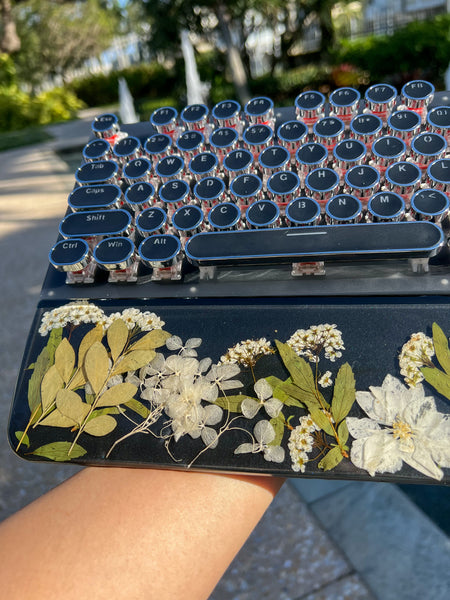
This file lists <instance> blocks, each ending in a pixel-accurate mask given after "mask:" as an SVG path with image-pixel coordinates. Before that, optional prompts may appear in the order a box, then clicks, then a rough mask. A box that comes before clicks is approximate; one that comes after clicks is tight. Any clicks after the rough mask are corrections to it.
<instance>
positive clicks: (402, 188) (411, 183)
mask: <svg viewBox="0 0 450 600" xmlns="http://www.w3.org/2000/svg"><path fill="white" fill-rule="evenodd" d="M385 178H386V187H387V188H388V189H389V190H391V191H392V192H397V193H398V194H411V193H413V192H414V191H415V190H416V189H417V188H418V186H419V185H420V182H421V178H422V172H421V170H420V169H419V167H418V166H417V165H415V164H414V163H410V162H406V161H401V162H397V163H394V164H393V165H390V166H389V167H388V168H387V169H386V175H385Z"/></svg>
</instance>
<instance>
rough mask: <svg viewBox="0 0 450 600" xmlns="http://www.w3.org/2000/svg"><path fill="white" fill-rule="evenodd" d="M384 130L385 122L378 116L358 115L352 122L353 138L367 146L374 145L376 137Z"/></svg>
mask: <svg viewBox="0 0 450 600" xmlns="http://www.w3.org/2000/svg"><path fill="white" fill-rule="evenodd" d="M382 128H383V121H382V120H381V119H380V117H378V116H377V115H371V114H363V115H357V116H356V117H353V119H352V120H351V121H350V131H351V135H352V137H354V138H356V139H359V140H361V141H362V142H364V143H365V144H368V143H372V141H373V139H374V137H375V136H376V135H378V134H379V133H380V132H381V130H382Z"/></svg>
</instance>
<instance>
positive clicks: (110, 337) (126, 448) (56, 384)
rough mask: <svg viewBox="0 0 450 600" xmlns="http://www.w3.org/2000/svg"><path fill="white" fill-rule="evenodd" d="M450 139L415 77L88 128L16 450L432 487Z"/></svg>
mask: <svg viewBox="0 0 450 600" xmlns="http://www.w3.org/2000/svg"><path fill="white" fill-rule="evenodd" d="M449 140H450V99H449V96H448V94H447V93H446V92H436V91H435V89H434V87H433V86H432V85H431V84H430V83H429V82H426V81H412V82H409V83H407V84H406V85H405V86H404V87H403V88H402V90H400V92H398V91H397V90H396V89H395V88H394V87H392V86H390V85H388V84H377V85H373V86H371V87H370V88H368V89H367V91H366V92H365V94H364V95H363V96H361V94H360V93H359V92H358V91H357V90H355V89H352V88H339V89H337V90H335V91H333V92H332V93H331V94H330V95H329V97H328V98H327V99H326V98H325V97H324V96H323V95H322V94H321V93H320V92H316V91H307V92H303V93H302V94H300V95H299V96H298V97H297V98H296V100H295V104H294V106H290V107H283V108H277V107H275V106H274V104H273V102H272V101H271V100H270V99H269V98H266V97H258V98H253V99H251V100H250V101H249V102H248V103H247V104H246V105H245V106H244V107H241V106H240V105H239V104H238V103H237V102H236V101H234V100H225V101H223V102H219V103H218V104H216V105H215V106H213V107H210V108H208V107H207V106H205V105H201V104H194V105H189V106H186V107H185V108H184V109H183V110H182V111H180V113H178V111H177V110H175V109H174V108H173V107H162V108H159V109H157V110H155V111H154V113H153V114H152V115H151V117H150V119H149V121H148V122H141V123H134V124H129V125H121V124H120V123H119V120H118V118H117V117H116V116H115V115H114V114H103V115H99V116H98V117H97V118H96V119H95V120H94V121H93V123H92V138H91V139H90V140H87V141H86V146H85V147H84V149H83V151H82V155H81V156H80V166H79V168H78V169H77V171H76V173H75V182H74V188H73V191H72V192H71V194H70V195H69V198H68V207H67V212H66V215H65V216H63V218H62V220H61V223H60V226H59V232H58V237H57V239H56V241H55V244H54V246H53V247H52V248H51V249H49V262H50V264H49V268H48V272H47V275H46V278H45V280H44V284H43V287H42V293H41V298H40V302H39V304H38V307H37V310H36V317H35V320H34V323H33V326H32V329H31V331H30V336H29V339H28V342H27V346H26V349H25V353H24V359H23V363H22V367H21V370H20V374H19V379H18V384H17V390H16V395H15V398H14V403H13V408H12V413H11V419H10V427H9V435H10V442H11V445H12V446H13V448H14V449H15V451H16V452H17V453H18V454H19V455H20V456H23V457H24V458H27V459H30V460H46V461H64V462H69V461H71V462H76V463H80V464H91V465H95V464H99V465H104V464H111V465H125V466H126V465H130V466H133V465H138V466H150V467H151V466H154V467H164V468H184V469H188V468H190V469H196V470H211V471H222V472H246V473H267V474H280V475H285V476H286V475H287V476H297V475H298V476H309V477H314V476H315V477H327V478H340V479H370V480H372V479H375V480H382V481H402V482H410V481H411V482H417V481H420V482H430V483H436V482H440V483H447V484H448V483H449V481H450V477H449V473H450V472H449V468H450V426H449V423H450V417H448V416H447V415H448V413H449V412H450V410H449V400H450V354H449V350H448V344H447V336H448V335H449V332H450V318H449V311H448V299H449V289H450V287H449V282H450V258H449V247H448V235H449V229H450V223H449V194H450V153H449V150H448V142H449ZM55 237H56V236H55ZM30 250H31V248H30Z"/></svg>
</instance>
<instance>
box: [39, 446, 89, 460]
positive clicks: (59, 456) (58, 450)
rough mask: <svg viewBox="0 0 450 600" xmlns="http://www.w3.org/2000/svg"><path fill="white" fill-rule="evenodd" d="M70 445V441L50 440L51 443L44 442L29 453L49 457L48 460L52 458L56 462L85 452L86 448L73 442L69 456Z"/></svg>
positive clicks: (82, 454) (76, 456) (77, 456)
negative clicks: (44, 443)
mask: <svg viewBox="0 0 450 600" xmlns="http://www.w3.org/2000/svg"><path fill="white" fill-rule="evenodd" d="M71 447H72V444H71V443H70V442H52V443H51V444H46V445H45V446H41V447H40V448H37V449H36V450H35V451H34V452H32V453H31V454H34V455H36V456H42V457H45V458H49V459H50V460H54V461H56V462H65V461H68V460H71V459H73V458H79V457H80V456H84V455H85V454H86V450H85V449H84V448H82V447H81V446H79V445H78V444H75V445H74V446H73V448H72V450H71V452H70V456H69V450H70V448H71Z"/></svg>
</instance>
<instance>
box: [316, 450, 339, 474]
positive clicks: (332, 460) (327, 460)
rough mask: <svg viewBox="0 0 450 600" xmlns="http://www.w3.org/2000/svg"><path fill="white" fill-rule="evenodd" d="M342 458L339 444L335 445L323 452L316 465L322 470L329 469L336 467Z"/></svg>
mask: <svg viewBox="0 0 450 600" xmlns="http://www.w3.org/2000/svg"><path fill="white" fill-rule="evenodd" d="M343 458H344V457H343V456H342V453H341V451H340V449H339V446H335V447H334V448H332V449H331V450H330V451H329V452H327V453H326V454H325V456H324V457H323V458H322V460H321V461H320V462H319V464H318V465H317V466H318V467H319V469H323V470H324V471H331V469H334V468H335V467H337V465H338V464H339V463H340V462H341V460H342V459H343Z"/></svg>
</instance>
